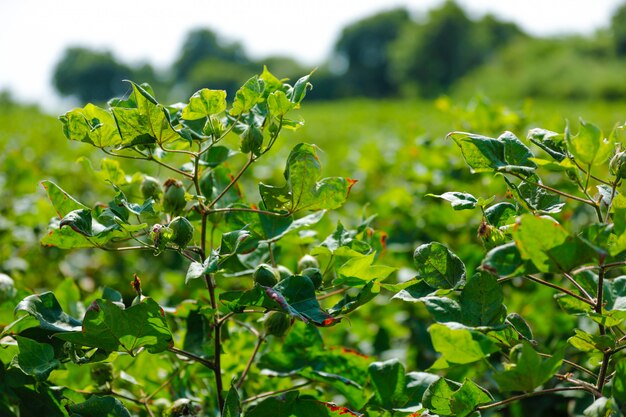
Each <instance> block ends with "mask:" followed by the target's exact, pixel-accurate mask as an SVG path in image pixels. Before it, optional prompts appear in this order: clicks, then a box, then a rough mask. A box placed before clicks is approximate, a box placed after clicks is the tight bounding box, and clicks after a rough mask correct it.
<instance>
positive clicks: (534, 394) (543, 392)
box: [475, 386, 591, 411]
mask: <svg viewBox="0 0 626 417" xmlns="http://www.w3.org/2000/svg"><path fill="white" fill-rule="evenodd" d="M562 391H587V392H591V391H590V389H589V388H587V387H582V386H578V387H561V388H548V389H544V390H541V391H533V392H529V393H526V394H521V395H516V396H514V397H510V398H507V399H506V400H502V401H496V402H494V403H491V404H487V405H481V406H478V407H476V408H475V410H476V411H484V410H489V409H490V408H495V407H501V406H503V405H507V404H509V403H512V402H515V401H519V400H524V399H526V398H531V397H537V396H539V395H546V394H552V393H555V392H562Z"/></svg>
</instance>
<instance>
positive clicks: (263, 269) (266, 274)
mask: <svg viewBox="0 0 626 417" xmlns="http://www.w3.org/2000/svg"><path fill="white" fill-rule="evenodd" d="M252 278H254V282H255V283H257V284H259V285H263V286H264V287H273V286H274V285H276V283H278V278H279V275H278V271H277V270H275V269H274V268H272V267H271V266H270V265H267V264H261V265H259V266H257V267H256V269H255V270H254V273H253V274H252Z"/></svg>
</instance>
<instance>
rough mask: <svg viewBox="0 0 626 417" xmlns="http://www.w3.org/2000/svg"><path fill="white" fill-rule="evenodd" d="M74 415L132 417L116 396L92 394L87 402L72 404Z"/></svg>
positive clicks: (75, 416)
mask: <svg viewBox="0 0 626 417" xmlns="http://www.w3.org/2000/svg"><path fill="white" fill-rule="evenodd" d="M69 411H70V412H71V413H72V417H131V414H130V413H129V412H128V410H127V409H126V408H125V407H124V404H122V402H121V401H120V400H118V399H117V398H114V397H99V396H97V395H92V396H91V397H89V399H88V400H87V401H85V402H82V403H78V404H71V405H70V406H69Z"/></svg>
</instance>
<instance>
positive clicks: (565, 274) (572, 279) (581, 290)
mask: <svg viewBox="0 0 626 417" xmlns="http://www.w3.org/2000/svg"><path fill="white" fill-rule="evenodd" d="M563 275H564V276H565V278H567V279H568V280H569V281H570V282H571V283H572V284H573V285H574V286H575V287H576V288H578V291H580V292H581V293H583V295H584V296H585V297H587V298H588V299H589V301H594V298H593V297H592V296H591V294H589V293H588V292H587V290H585V289H584V288H583V287H582V285H580V284H579V283H578V281H576V280H575V279H574V277H572V276H571V275H570V274H568V273H567V272H563Z"/></svg>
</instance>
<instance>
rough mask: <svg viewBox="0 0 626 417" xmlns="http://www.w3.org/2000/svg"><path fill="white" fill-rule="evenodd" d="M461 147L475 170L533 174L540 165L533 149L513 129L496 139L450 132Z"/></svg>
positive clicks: (467, 160) (464, 155)
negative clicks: (537, 163) (535, 160)
mask: <svg viewBox="0 0 626 417" xmlns="http://www.w3.org/2000/svg"><path fill="white" fill-rule="evenodd" d="M448 136H449V137H451V138H452V140H454V142H455V143H456V144H457V145H458V146H459V147H460V148H461V152H462V154H463V158H464V159H465V162H466V163H467V165H469V167H470V168H471V171H472V172H473V173H474V172H512V173H518V174H522V175H530V174H532V172H533V171H534V170H535V168H536V167H537V166H536V165H535V164H534V162H532V161H531V160H530V159H529V158H532V157H533V154H532V152H531V151H530V149H528V147H527V146H526V145H524V144H523V143H522V142H520V140H519V139H518V138H517V137H516V136H515V135H514V134H513V133H511V132H505V133H503V134H502V135H501V136H500V137H498V138H497V139H493V138H488V137H485V136H480V135H474V134H472V133H464V132H453V133H451V134H449V135H448Z"/></svg>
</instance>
